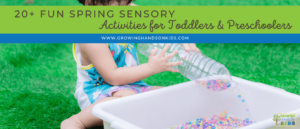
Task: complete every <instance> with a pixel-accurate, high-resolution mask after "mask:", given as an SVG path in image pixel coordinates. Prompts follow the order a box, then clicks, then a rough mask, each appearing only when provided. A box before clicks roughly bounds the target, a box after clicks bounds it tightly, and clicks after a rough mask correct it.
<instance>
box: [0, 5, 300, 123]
mask: <svg viewBox="0 0 300 129" xmlns="http://www.w3.org/2000/svg"><path fill="white" fill-rule="evenodd" d="M23 3H24V0H1V1H0V5H22V4H23ZM136 4H140V5H300V0H264V1H262V0H248V1H247V0H218V1H217V0H137V1H136ZM34 5H79V4H78V2H77V1H76V0H35V3H34ZM197 46H198V47H199V48H200V49H201V51H202V52H203V53H204V54H205V55H207V56H209V57H211V58H212V59H215V60H216V61H218V62H221V63H222V64H224V65H225V66H226V67H227V68H228V69H229V71H230V72H231V74H232V75H233V76H237V77H241V78H244V79H247V80H250V81H255V82H262V83H265V84H268V85H272V86H275V87H279V88H283V89H285V90H286V91H288V92H291V93H295V94H298V95H300V70H299V66H300V58H299V57H300V53H299V52H300V44H197ZM139 57H140V61H141V62H142V63H143V62H146V61H147V58H146V57H144V56H142V55H139ZM0 70H1V71H0V72H1V74H0V83H1V87H0V94H1V95H0V104H1V107H0V115H1V116H0V117H1V119H0V128H1V129H2V128H59V125H60V122H61V121H62V120H64V119H66V118H68V117H70V116H71V115H73V114H76V113H78V112H79V111H80V109H79V107H78V105H77V102H76V100H75V98H74V96H73V95H74V92H75V83H76V64H75V61H74V59H73V56H72V46H71V44H0ZM144 81H145V82H147V83H149V84H151V85H160V86H168V85H173V84H177V83H181V82H185V81H188V80H187V79H186V78H184V77H182V76H181V75H180V74H175V73H170V72H164V73H160V74H157V75H153V76H151V77H149V78H147V79H144Z"/></svg>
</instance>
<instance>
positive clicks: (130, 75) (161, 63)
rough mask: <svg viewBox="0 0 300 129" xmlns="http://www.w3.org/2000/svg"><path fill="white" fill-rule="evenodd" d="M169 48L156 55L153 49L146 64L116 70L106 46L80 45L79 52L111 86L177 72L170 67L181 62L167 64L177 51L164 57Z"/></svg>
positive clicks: (155, 50)
mask: <svg viewBox="0 0 300 129" xmlns="http://www.w3.org/2000/svg"><path fill="white" fill-rule="evenodd" d="M169 46H170V45H167V46H166V47H165V48H164V49H163V50H162V51H161V52H160V54H158V55H156V52H157V49H153V50H152V51H151V54H150V57H149V60H148V63H145V64H142V65H139V66H133V67H121V68H117V65H116V63H115V61H114V59H113V57H112V55H111V51H110V49H109V48H108V47H107V45H106V44H80V51H81V54H82V57H86V59H87V60H88V61H89V62H90V63H92V64H93V65H94V67H95V68H96V70H97V71H98V73H99V74H100V75H101V76H102V77H103V79H104V81H105V82H107V83H109V84H111V85H124V84H130V83H133V82H136V81H139V80H142V79H144V78H147V77H149V76H151V75H153V74H156V73H160V72H163V71H172V72H178V71H177V70H175V69H172V68H170V67H171V66H176V65H180V64H181V62H168V60H169V59H170V58H172V57H173V56H174V55H175V54H176V53H177V51H174V52H173V53H172V54H169V55H168V56H166V57H165V56H164V54H165V52H166V51H167V49H168V48H169Z"/></svg>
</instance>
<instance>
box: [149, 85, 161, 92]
mask: <svg viewBox="0 0 300 129" xmlns="http://www.w3.org/2000/svg"><path fill="white" fill-rule="evenodd" d="M160 88H163V87H162V86H153V87H152V88H151V89H150V91H151V90H156V89H160Z"/></svg>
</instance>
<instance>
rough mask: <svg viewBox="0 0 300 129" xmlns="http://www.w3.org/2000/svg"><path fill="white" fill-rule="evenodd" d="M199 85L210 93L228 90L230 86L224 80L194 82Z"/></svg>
mask: <svg viewBox="0 0 300 129" xmlns="http://www.w3.org/2000/svg"><path fill="white" fill-rule="evenodd" d="M195 82H196V83H199V84H200V85H201V86H204V87H206V88H207V89H208V90H210V91H223V90H226V89H228V88H229V87H230V86H231V84H230V83H229V81H227V80H226V79H211V80H202V81H200V82H199V81H198V80H196V81H195Z"/></svg>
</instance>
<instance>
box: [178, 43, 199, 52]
mask: <svg viewBox="0 0 300 129" xmlns="http://www.w3.org/2000/svg"><path fill="white" fill-rule="evenodd" d="M182 46H183V47H184V50H185V51H186V52H188V51H190V50H192V51H197V52H200V50H199V48H197V47H196V44H194V43H183V44H182Z"/></svg>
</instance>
